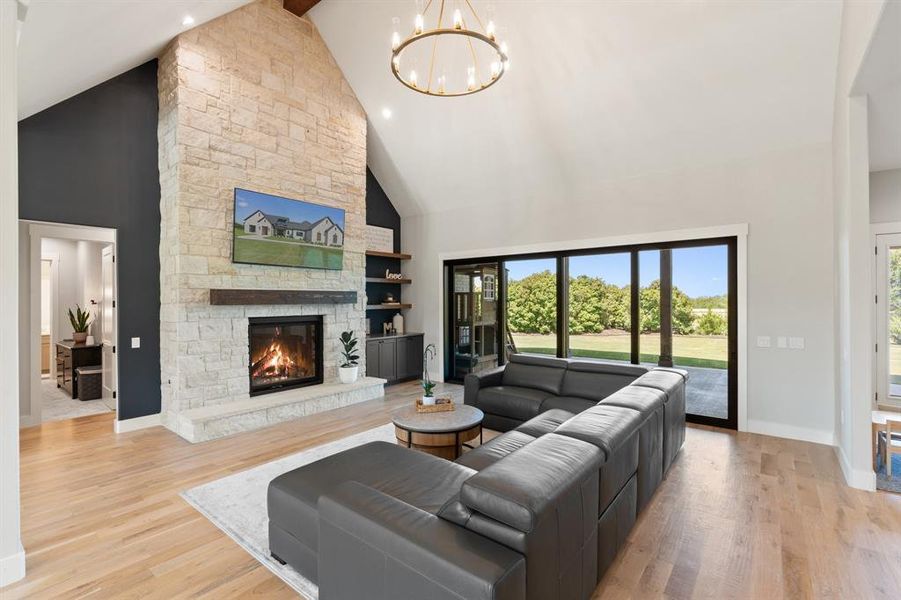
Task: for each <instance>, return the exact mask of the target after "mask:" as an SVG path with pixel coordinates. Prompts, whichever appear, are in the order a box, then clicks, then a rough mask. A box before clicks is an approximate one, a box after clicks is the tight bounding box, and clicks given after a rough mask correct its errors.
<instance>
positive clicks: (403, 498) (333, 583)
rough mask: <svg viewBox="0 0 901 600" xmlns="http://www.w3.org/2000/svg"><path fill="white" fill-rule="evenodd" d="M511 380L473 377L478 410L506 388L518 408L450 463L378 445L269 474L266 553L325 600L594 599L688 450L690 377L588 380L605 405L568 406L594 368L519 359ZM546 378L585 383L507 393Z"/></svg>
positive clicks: (620, 375) (657, 373)
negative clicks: (521, 397)
mask: <svg viewBox="0 0 901 600" xmlns="http://www.w3.org/2000/svg"><path fill="white" fill-rule="evenodd" d="M542 360H546V361H550V362H549V363H542V362H541V361H542ZM511 368H513V371H514V376H515V379H514V381H516V383H517V385H515V386H513V385H512V384H510V385H509V386H508V385H505V380H504V375H503V373H502V372H500V371H499V373H500V375H498V374H497V373H490V374H487V375H485V376H484V377H479V376H470V377H468V378H467V381H466V385H467V389H466V393H467V394H470V393H471V392H472V391H473V390H474V391H476V392H477V395H476V397H475V398H476V400H475V402H476V403H477V404H478V403H482V402H483V401H485V403H484V404H483V406H486V407H487V406H491V407H493V408H494V407H499V406H506V405H505V404H503V403H497V404H492V402H494V399H496V398H497V396H493V395H492V394H491V393H486V392H489V391H490V389H491V388H493V387H507V388H508V389H506V390H504V392H505V393H504V394H502V397H503V398H505V400H506V399H508V398H512V399H511V400H510V404H509V406H512V407H514V408H513V409H512V410H510V411H507V414H500V408H494V410H495V411H497V412H490V413H489V412H486V418H487V415H488V414H492V415H493V416H495V417H497V418H498V419H502V420H497V421H495V422H494V423H493V424H494V425H495V426H496V427H497V426H498V425H504V424H506V425H510V426H507V427H505V429H506V430H507V431H506V433H503V434H502V435H500V436H498V437H496V438H494V439H493V440H491V441H490V442H488V443H486V444H484V445H482V446H480V447H479V448H477V449H475V450H472V451H470V452H467V453H465V454H464V455H463V456H462V457H460V458H459V459H458V460H457V461H456V462H449V461H446V460H443V459H440V458H437V457H434V456H431V455H428V454H424V453H420V452H418V451H416V450H410V449H407V448H404V447H401V446H397V445H394V444H389V443H386V442H372V443H369V444H365V445H362V446H358V447H356V448H352V449H350V450H346V451H344V452H340V453H338V454H335V455H332V456H329V457H326V458H324V459H322V460H320V461H317V462H315V463H312V464H309V465H306V466H304V467H301V468H299V469H295V470H294V471H290V472H288V473H285V474H283V475H281V476H279V477H277V478H275V479H274V480H273V481H272V482H271V483H270V485H269V495H268V508H269V545H270V551H271V552H272V554H273V556H275V557H276V558H277V559H278V560H281V561H283V562H287V563H288V564H290V565H291V566H293V567H294V568H296V569H297V570H298V571H300V573H302V574H303V575H304V576H305V577H307V578H308V579H310V580H312V581H314V582H316V583H318V585H319V596H320V598H321V599H322V600H329V599H350V598H372V599H381V598H384V599H386V600H387V599H388V598H429V599H436V600H442V599H448V600H450V599H455V600H459V599H463V598H466V599H477V600H480V599H498V600H501V599H504V600H506V599H529V600H538V599H541V600H544V599H554V598H561V599H564V598H565V599H570V598H572V599H583V598H588V597H589V596H590V595H591V593H592V591H593V590H594V589H595V587H596V585H597V583H598V582H599V581H600V579H601V576H602V575H603V573H604V572H605V570H606V569H607V568H608V567H609V565H610V564H611V562H612V561H613V559H614V558H615V556H616V553H617V552H618V550H619V549H620V548H621V547H622V545H623V542H624V540H625V538H626V536H627V535H628V533H629V531H630V529H631V528H632V525H633V524H634V522H635V519H636V516H637V514H638V513H639V512H640V511H641V509H642V508H643V507H644V506H645V505H646V504H647V503H648V501H649V500H650V499H651V497H652V496H653V493H654V490H655V489H656V488H657V486H658V485H659V483H660V482H661V480H662V479H663V477H664V476H665V474H666V471H667V469H668V468H669V466H670V465H671V464H672V461H673V459H674V457H675V455H676V453H678V451H679V448H680V447H681V445H682V441H683V440H684V428H685V381H686V374H685V372H683V371H679V370H676V369H652V370H650V371H645V372H644V373H643V374H638V373H637V372H635V371H628V372H620V371H618V370H617V369H614V371H613V372H611V373H609V377H610V380H607V381H605V382H603V384H601V382H597V383H598V384H599V385H600V386H601V387H599V388H597V390H595V391H596V393H597V394H599V395H600V394H603V395H604V398H603V399H602V400H601V401H600V402H597V401H595V402H594V403H591V404H589V403H587V402H583V403H580V404H579V405H576V404H572V405H570V408H574V409H576V410H565V409H563V408H557V407H556V403H557V402H558V401H559V400H558V399H559V398H564V399H565V398H570V397H572V398H581V399H582V400H589V398H586V397H585V395H587V393H590V389H589V388H590V387H591V385H590V384H588V383H587V379H585V378H584V377H583V374H584V373H591V374H594V375H597V373H598V372H597V370H596V369H597V367H596V366H595V365H594V364H593V363H584V362H579V361H558V360H557V359H537V360H535V359H533V358H532V357H517V358H516V359H514V360H513V361H512V362H511V363H510V364H509V365H507V367H506V369H504V371H506V370H507V369H511ZM548 368H550V369H552V370H553V372H550V371H546V370H544V369H548ZM527 369H528V370H529V372H527ZM533 369H540V370H535V371H532V370H533ZM627 369H628V367H627ZM561 370H562V371H563V372H562V373H560V372H558V371H561ZM570 372H571V373H572V374H575V379H571V380H570V382H569V385H568V386H564V382H565V381H566V376H567V374H569V373H570ZM539 374H541V376H540V377H539V376H538V375H539ZM549 377H550V378H551V379H552V380H554V381H557V380H558V379H559V384H555V385H556V386H557V387H554V388H553V389H555V390H560V391H563V390H564V389H566V390H567V393H572V392H574V391H575V390H576V389H577V388H578V386H577V385H576V382H577V381H581V382H582V383H583V384H585V385H586V386H587V387H585V388H579V389H581V390H582V392H584V394H583V395H581V396H575V395H574V396H568V395H564V394H560V393H559V392H558V393H554V394H550V395H546V396H542V398H541V399H540V402H539V398H538V396H537V395H535V394H527V395H526V397H527V398H528V401H518V402H517V401H516V399H515V397H514V396H513V394H512V393H511V392H510V391H509V387H522V388H525V389H538V390H539V391H541V392H542V394H547V391H548V389H549V387H548V385H547V382H546V379H548V378H549ZM471 378H475V379H471ZM624 379H628V380H627V381H625V382H624ZM507 381H510V379H508V380H507ZM526 384H527V385H526ZM536 386H537V387H536ZM617 386H619V388H618V391H614V390H613V389H611V388H615V387H617ZM601 390H603V391H601ZM483 394H484V398H483ZM550 396H555V397H556V398H557V399H554V400H553V402H549V401H550V400H552V399H551V397H550ZM467 401H469V399H468V400H467ZM536 402H538V405H537V409H535V403H536ZM564 402H566V400H564ZM580 407H584V409H582V408H580ZM483 410H484V409H483ZM533 411H534V413H535V414H534V415H533V416H531V418H521V416H525V417H528V416H530V415H529V413H530V412H533ZM520 421H521V422H520ZM487 426H489V425H487V424H486V427H487Z"/></svg>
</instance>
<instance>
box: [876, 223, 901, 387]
mask: <svg viewBox="0 0 901 600" xmlns="http://www.w3.org/2000/svg"><path fill="white" fill-rule="evenodd" d="M876 335H877V337H876V348H875V349H876V378H877V381H876V394H877V397H876V400H877V402H879V403H881V404H894V405H901V233H893V234H885V235H877V236H876Z"/></svg>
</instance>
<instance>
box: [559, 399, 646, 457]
mask: <svg viewBox="0 0 901 600" xmlns="http://www.w3.org/2000/svg"><path fill="white" fill-rule="evenodd" d="M642 421H643V418H642V416H641V413H639V412H638V411H637V410H632V409H631V408H623V407H622V406H611V405H607V404H598V405H597V406H593V407H591V408H589V409H588V410H586V411H584V412H581V413H579V414H577V415H576V416H574V417H573V418H572V419H570V420H569V421H567V422H566V423H563V424H562V425H560V427H558V428H557V431H556V433H557V434H559V435H565V436H568V437H572V438H576V439H578V440H582V441H584V442H588V443H590V444H594V445H595V446H597V447H598V448H600V449H601V450H603V451H604V454H605V458H610V457H611V456H612V455H613V453H614V452H616V450H617V449H618V448H619V447H620V446H621V445H622V444H623V443H624V442H626V441H627V440H628V439H629V438H630V437H631V436H632V435H633V434H634V433H635V432H637V431H638V427H639V426H640V425H641V423H642Z"/></svg>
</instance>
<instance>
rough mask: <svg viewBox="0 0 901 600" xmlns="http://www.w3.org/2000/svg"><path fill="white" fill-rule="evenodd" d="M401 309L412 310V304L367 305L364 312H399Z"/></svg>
mask: <svg viewBox="0 0 901 600" xmlns="http://www.w3.org/2000/svg"><path fill="white" fill-rule="evenodd" d="M402 308H413V305H412V304H367V305H366V310H400V309H402Z"/></svg>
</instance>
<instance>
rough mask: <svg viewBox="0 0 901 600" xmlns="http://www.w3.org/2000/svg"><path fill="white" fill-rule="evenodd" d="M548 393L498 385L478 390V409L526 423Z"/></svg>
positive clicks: (536, 412)
mask: <svg viewBox="0 0 901 600" xmlns="http://www.w3.org/2000/svg"><path fill="white" fill-rule="evenodd" d="M548 396H550V394H549V393H547V392H544V391H541V390H537V389H534V388H529V387H519V386H513V385H499V386H497V387H488V388H484V389H482V390H479V400H478V407H479V408H480V409H482V411H484V412H486V413H491V414H495V415H503V416H505V417H511V418H514V419H519V420H520V421H528V420H529V419H531V418H532V417H534V416H535V415H537V414H538V411H539V410H540V409H541V403H542V402H544V400H545V398H547V397H548Z"/></svg>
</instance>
